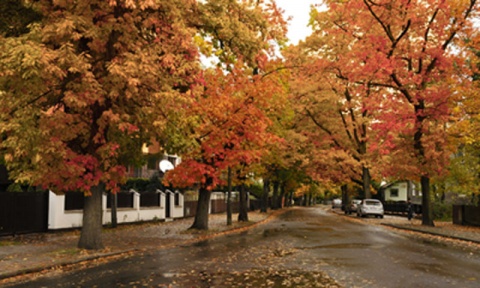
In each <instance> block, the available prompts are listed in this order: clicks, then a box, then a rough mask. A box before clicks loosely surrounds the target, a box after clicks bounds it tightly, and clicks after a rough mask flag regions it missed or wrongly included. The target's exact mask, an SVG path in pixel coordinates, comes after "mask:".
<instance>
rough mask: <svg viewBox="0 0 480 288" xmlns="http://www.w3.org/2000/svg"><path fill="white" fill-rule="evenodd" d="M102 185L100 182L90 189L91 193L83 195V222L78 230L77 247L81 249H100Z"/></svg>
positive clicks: (101, 244) (101, 245)
mask: <svg viewBox="0 0 480 288" xmlns="http://www.w3.org/2000/svg"><path fill="white" fill-rule="evenodd" d="M103 190H104V186H103V185H102V184H100V185H98V186H96V187H93V188H92V189H91V193H92V195H90V196H86V197H85V204H84V207H83V224H82V230H81V232H80V240H79V241H78V248H81V249H89V250H95V249H102V248H104V246H103V241H102V195H103Z"/></svg>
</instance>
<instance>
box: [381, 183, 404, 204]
mask: <svg viewBox="0 0 480 288" xmlns="http://www.w3.org/2000/svg"><path fill="white" fill-rule="evenodd" d="M392 189H397V190H398V196H392V195H391V191H392ZM407 197H408V183H407V182H399V183H395V184H393V185H392V186H390V187H388V188H387V189H385V201H407Z"/></svg>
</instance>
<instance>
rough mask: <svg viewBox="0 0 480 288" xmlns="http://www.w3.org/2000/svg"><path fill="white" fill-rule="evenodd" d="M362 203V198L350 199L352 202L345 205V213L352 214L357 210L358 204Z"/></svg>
mask: <svg viewBox="0 0 480 288" xmlns="http://www.w3.org/2000/svg"><path fill="white" fill-rule="evenodd" d="M360 203H362V200H360V199H353V200H352V201H350V204H349V205H347V206H345V214H352V213H353V212H357V208H358V205H359V204H360Z"/></svg>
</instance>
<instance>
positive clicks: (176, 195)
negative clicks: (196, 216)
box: [175, 193, 180, 206]
mask: <svg viewBox="0 0 480 288" xmlns="http://www.w3.org/2000/svg"><path fill="white" fill-rule="evenodd" d="M175 206H180V193H175Z"/></svg>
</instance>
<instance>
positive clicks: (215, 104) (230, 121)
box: [166, 63, 274, 230]
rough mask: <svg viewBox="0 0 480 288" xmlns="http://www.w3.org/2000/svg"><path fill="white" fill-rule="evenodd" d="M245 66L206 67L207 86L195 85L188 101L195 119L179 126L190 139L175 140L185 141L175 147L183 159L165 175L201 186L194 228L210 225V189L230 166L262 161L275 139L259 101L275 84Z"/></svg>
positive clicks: (221, 181)
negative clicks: (224, 68)
mask: <svg viewBox="0 0 480 288" xmlns="http://www.w3.org/2000/svg"><path fill="white" fill-rule="evenodd" d="M242 66H243V65H242V64H241V63H239V65H238V66H237V68H235V67H234V69H232V71H231V72H229V73H225V71H223V70H222V69H210V70H206V71H205V73H204V76H203V77H204V86H203V85H200V86H198V87H196V88H195V89H193V90H192V91H191V103H190V104H189V105H188V106H185V107H184V112H185V115H190V117H191V119H189V121H186V122H184V125H185V126H183V127H182V129H179V131H178V133H183V136H179V137H180V138H182V139H187V141H185V142H180V141H177V143H182V144H183V147H177V149H179V150H180V151H181V154H182V162H181V164H180V165H179V166H177V167H176V168H175V169H174V170H171V171H169V172H168V173H167V174H166V181H167V182H168V183H169V184H171V185H173V186H175V187H192V186H195V185H198V186H199V200H198V206H197V213H196V216H195V220H194V223H193V224H192V226H191V228H194V229H204V230H205V229H208V207H209V203H210V195H211V190H212V189H213V188H215V187H216V186H218V185H224V184H225V180H226V177H225V174H226V172H227V170H228V168H231V169H232V171H238V170H239V169H241V168H242V167H243V166H248V165H249V164H252V163H254V162H256V161H258V159H260V157H261V155H262V154H263V150H264V149H263V146H264V145H265V143H269V142H272V141H273V135H271V134H270V133H268V132H267V131H266V130H267V127H268V126H269V119H268V118H267V117H266V116H265V114H264V113H263V109H260V107H262V106H263V105H265V104H266V99H268V98H269V97H270V94H271V93H272V92H273V91H272V87H274V86H272V85H273V84H270V85H269V83H266V82H265V79H266V78H263V79H262V77H261V76H260V75H254V76H252V73H251V71H245V70H244V69H243V67H242ZM172 136H173V134H172ZM245 174H246V173H245V172H242V175H245Z"/></svg>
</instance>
